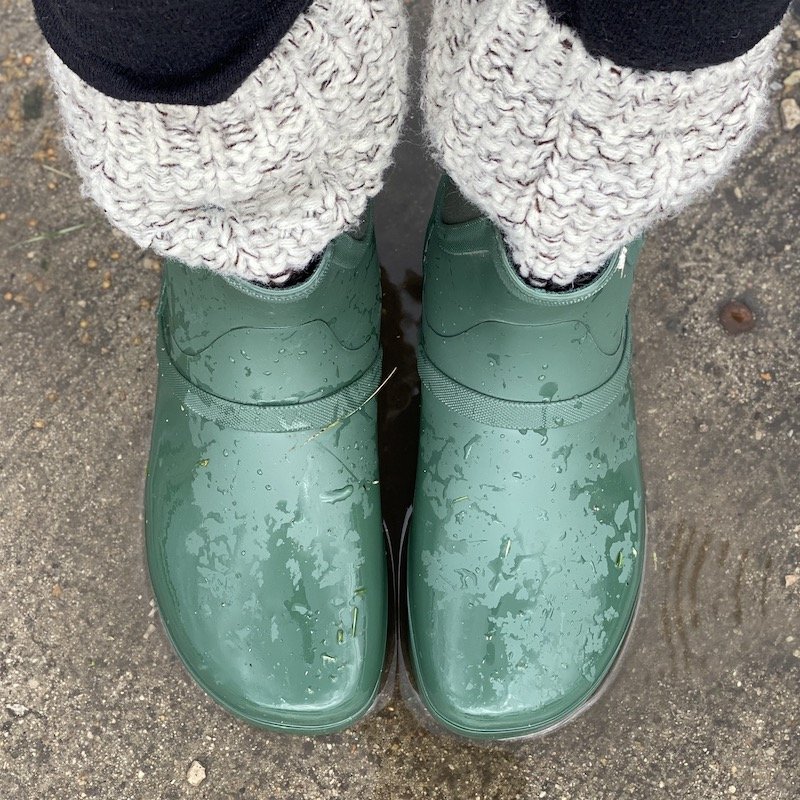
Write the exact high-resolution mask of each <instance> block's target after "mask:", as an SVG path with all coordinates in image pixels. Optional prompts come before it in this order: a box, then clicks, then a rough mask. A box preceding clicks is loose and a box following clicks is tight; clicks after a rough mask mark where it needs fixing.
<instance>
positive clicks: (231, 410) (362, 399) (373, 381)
mask: <svg viewBox="0 0 800 800" xmlns="http://www.w3.org/2000/svg"><path fill="white" fill-rule="evenodd" d="M159 339H160V337H159ZM158 360H159V373H160V375H161V386H162V387H163V390H164V391H168V392H172V393H174V394H175V395H176V396H179V397H180V402H181V405H182V406H184V407H185V408H186V409H187V410H188V411H190V412H192V413H194V414H197V415H198V416H201V417H203V418H204V419H207V420H209V421H210V422H213V423H215V424H217V425H220V426H222V427H224V428H231V429H235V430H240V431H251V432H254V433H287V432H294V431H311V430H319V431H322V430H325V429H326V428H329V427H331V426H333V425H334V424H336V423H337V422H339V421H344V420H345V419H346V418H347V417H349V416H351V415H353V414H355V413H357V412H358V411H359V410H360V409H361V408H362V406H365V405H366V404H367V402H368V401H369V400H370V399H371V397H372V395H373V394H374V392H375V390H376V389H377V388H378V386H379V385H380V380H381V367H382V357H381V353H380V352H379V353H378V355H377V357H376V358H375V360H374V361H373V362H372V364H371V365H370V367H369V368H368V369H367V370H366V371H365V372H364V373H363V374H362V375H361V376H360V377H358V378H356V379H355V380H354V381H353V382H352V383H350V384H348V385H347V386H345V387H343V388H342V389H339V390H338V391H336V392H334V393H333V394H330V395H327V396H326V397H321V398H319V399H317V400H308V401H306V402H297V403H291V404H284V405H256V404H253V405H250V404H246V403H234V402H231V401H230V400H224V399H223V398H221V397H217V396H216V395H213V394H211V393H209V392H206V391H205V390H203V389H201V388H200V387H199V386H195V385H194V384H193V383H191V382H190V381H188V380H187V379H186V378H185V377H184V376H183V375H182V374H181V373H180V372H179V371H178V369H177V368H176V366H175V365H174V364H173V363H172V361H171V360H170V358H169V354H168V353H167V351H166V349H165V347H164V344H163V341H161V340H160V341H159V359H158Z"/></svg>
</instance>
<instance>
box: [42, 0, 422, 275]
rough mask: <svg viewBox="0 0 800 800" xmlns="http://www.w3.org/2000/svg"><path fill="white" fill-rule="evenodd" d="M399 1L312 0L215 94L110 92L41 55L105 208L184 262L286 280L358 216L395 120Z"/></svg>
mask: <svg viewBox="0 0 800 800" xmlns="http://www.w3.org/2000/svg"><path fill="white" fill-rule="evenodd" d="M406 42H407V34H406V25H405V18H404V13H403V10H402V5H401V2H400V0H314V2H313V3H312V4H311V6H310V7H309V8H308V10H307V11H306V12H304V13H303V14H301V15H300V16H299V17H298V18H297V20H296V21H295V22H294V24H293V25H292V27H291V28H290V30H289V32H288V33H287V34H286V35H285V36H284V37H283V39H282V40H281V41H280V43H279V44H278V45H277V47H276V48H275V49H274V50H273V51H272V52H271V53H270V55H269V56H268V57H267V58H266V59H265V60H264V61H262V62H261V64H260V65H259V66H258V68H257V69H256V70H255V71H254V72H253V73H252V74H251V75H250V76H249V77H248V78H246V79H245V81H244V83H242V85H241V86H240V87H239V88H238V89H237V90H236V92H234V94H233V95H232V96H231V97H230V98H229V99H228V100H225V101H223V102H221V103H218V104H216V105H210V106H187V105H162V104H152V103H143V102H133V101H125V100H118V99H113V98H111V97H108V96H107V95H104V94H102V93H101V92H99V91H98V90H97V89H94V88H93V87H91V86H89V85H88V84H87V83H86V82H85V81H83V80H82V79H81V78H79V77H78V76H77V75H76V74H75V73H73V72H72V71H71V70H70V69H69V68H68V67H67V66H66V65H65V64H64V63H63V62H62V61H61V60H60V59H59V58H58V56H56V55H55V53H54V52H52V51H50V53H49V66H50V71H51V74H52V76H53V80H54V83H55V89H56V93H57V96H58V101H59V105H60V109H61V114H62V117H63V119H64V123H65V127H66V140H67V145H68V147H69V150H70V152H71V153H72V155H73V157H74V159H75V162H76V164H77V168H78V172H79V174H80V176H81V178H82V181H83V189H84V193H85V194H87V195H88V196H89V197H91V198H92V199H94V200H95V201H96V202H97V203H98V205H100V207H101V208H102V209H103V210H104V211H105V213H106V215H107V216H108V218H109V220H110V221H111V222H112V224H114V225H115V226H116V227H118V228H119V229H120V230H122V231H123V232H124V233H126V234H128V235H129V236H130V237H131V238H132V239H134V241H136V242H137V244H139V245H141V246H142V247H150V248H152V249H153V250H155V251H156V252H157V253H159V254H160V255H162V256H167V257H170V258H175V259H177V260H180V261H182V262H184V263H186V264H189V265H192V266H204V267H207V268H210V269H212V270H216V271H219V272H222V273H227V274H232V275H237V276H239V277H242V278H245V279H247V280H256V281H260V282H261V283H265V284H267V285H271V286H276V285H282V284H285V283H286V282H287V281H289V280H290V279H291V277H292V275H293V274H295V273H297V272H298V271H302V270H303V268H304V267H305V266H306V265H307V264H309V262H311V261H312V259H313V258H314V256H315V255H316V254H318V253H319V252H320V251H322V250H323V249H324V248H325V246H326V245H327V243H328V242H329V241H330V240H331V239H332V238H334V237H335V236H337V235H339V234H340V233H342V232H343V231H345V230H347V229H349V228H351V227H353V226H355V225H357V224H358V222H359V219H360V217H361V215H362V214H363V212H364V210H365V208H366V205H367V200H368V199H369V198H370V197H373V196H374V195H375V194H377V192H378V191H379V189H380V188H381V184H382V174H383V172H384V170H385V169H386V167H387V166H388V164H389V161H390V156H391V151H392V149H393V147H394V145H395V143H396V141H397V138H398V134H399V129H400V125H401V120H402V115H403V109H404V101H405V85H406V50H407V46H406Z"/></svg>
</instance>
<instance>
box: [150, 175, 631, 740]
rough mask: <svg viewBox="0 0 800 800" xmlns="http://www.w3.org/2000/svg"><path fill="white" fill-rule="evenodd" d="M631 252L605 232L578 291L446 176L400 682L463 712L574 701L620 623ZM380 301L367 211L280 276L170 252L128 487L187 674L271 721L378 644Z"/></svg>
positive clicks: (333, 717) (343, 711)
mask: <svg viewBox="0 0 800 800" xmlns="http://www.w3.org/2000/svg"><path fill="white" fill-rule="evenodd" d="M637 253H638V244H637V243H634V244H633V245H630V246H628V247H626V248H623V250H622V252H621V253H619V254H618V255H616V256H615V257H614V258H612V259H610V261H609V263H607V264H606V265H605V266H604V267H603V269H602V270H601V271H600V272H599V273H598V275H597V277H596V278H595V279H594V280H592V281H591V282H590V283H589V284H588V285H586V286H584V287H583V288H579V289H575V290H572V291H565V292H550V291H545V290H539V289H534V288H531V287H530V286H528V285H527V284H525V283H524V282H523V281H522V280H521V279H520V278H519V277H518V275H517V273H516V271H515V270H514V269H513V267H512V266H511V264H510V263H509V260H508V258H507V255H506V251H505V247H504V245H503V241H502V238H501V237H500V235H499V234H498V232H497V231H496V229H495V228H494V227H493V225H492V224H491V223H490V222H489V221H488V220H486V219H485V218H483V217H481V216H480V215H479V214H477V212H474V213H473V212H471V211H470V210H469V207H468V206H467V205H466V204H465V203H464V202H463V201H462V200H461V199H460V196H459V195H458V193H457V191H456V190H455V188H454V187H453V185H452V184H451V183H450V182H449V180H448V179H447V178H445V179H443V181H442V184H441V186H440V189H439V193H438V195H437V201H436V205H435V208H434V211H433V216H432V218H431V222H430V225H429V230H428V236H427V243H426V253H425V263H424V278H425V282H424V298H423V325H422V343H421V347H420V350H419V358H418V366H419V373H420V378H421V381H422V422H421V430H420V447H419V464H418V472H417V484H416V491H415V498H414V509H413V514H412V519H411V525H410V530H409V532H408V537H407V547H406V551H405V568H406V572H405V584H406V588H407V613H408V618H407V633H408V636H407V639H408V649H409V651H410V655H411V661H412V664H413V681H414V684H415V687H416V691H418V693H419V696H420V697H421V699H422V701H423V702H424V705H425V707H427V709H428V711H429V712H430V713H431V714H432V716H433V718H434V719H435V720H436V721H438V722H439V723H440V724H442V725H444V726H445V727H446V728H448V729H450V730H452V731H454V732H456V733H459V734H461V735H464V736H469V737H474V738H497V739H503V738H515V737H521V736H526V735H533V734H538V733H543V732H545V731H547V730H550V729H552V728H554V727H556V726H558V725H559V724H562V723H563V722H565V721H567V720H568V719H570V718H571V717H572V716H574V715H575V714H577V713H579V712H580V711H581V710H582V709H583V708H585V707H586V706H587V705H588V704H589V702H590V701H591V699H592V698H593V697H595V696H596V693H597V690H598V688H599V686H600V684H601V683H602V682H603V681H604V680H605V679H607V677H608V674H609V672H610V670H611V667H612V665H613V664H614V662H615V661H616V660H617V656H618V654H619V651H620V649H621V647H622V644H623V642H624V640H625V638H626V635H627V632H628V630H629V628H630V625H631V622H632V619H633V614H634V609H635V606H636V602H637V599H638V596H639V588H640V583H641V577H642V564H643V557H642V556H643V548H644V500H643V490H642V480H641V471H640V466H639V456H638V447H637V439H636V423H635V417H634V409H633V395H632V390H631V384H630V377H629V373H630V358H631V335H630V327H629V322H628V301H629V295H630V289H631V282H632V279H633V267H634V263H635V261H636V256H637ZM379 323H380V281H379V266H378V261H377V255H376V250H375V240H374V233H373V227H372V220H371V216H370V215H369V214H368V216H367V219H366V220H365V223H364V224H363V226H362V229H361V230H360V231H359V232H358V233H355V234H353V233H351V234H343V235H342V236H340V237H338V238H337V239H335V240H334V241H333V242H332V243H331V244H330V245H329V246H328V248H327V250H326V251H325V253H324V255H323V256H322V258H321V261H320V263H319V264H318V266H317V268H316V269H315V271H314V272H313V273H312V274H311V276H310V277H309V278H308V279H307V280H305V281H304V282H303V283H300V284H298V285H296V286H293V287H291V288H287V289H268V288H263V287H258V286H256V285H253V284H250V283H247V282H245V281H242V280H238V279H235V278H229V277H222V276H219V275H216V274H213V273H211V272H208V271H201V270H195V269H189V268H188V267H186V266H183V265H181V264H178V263H175V262H168V263H167V265H166V268H165V275H164V283H163V288H162V295H161V302H160V305H159V310H158V327H159V330H158V362H159V377H158V389H157V399H156V407H155V417H154V424H153V437H152V447H151V455H150V462H149V465H148V479H147V488H146V549H147V559H148V567H149V572H150V577H151V580H152V584H153V589H154V592H155V598H156V603H157V605H158V608H159V611H160V613H161V618H162V620H163V622H164V627H165V629H166V631H167V634H168V636H169V638H170V640H171V642H172V644H173V645H174V647H175V650H176V651H177V653H178V655H179V656H180V658H181V660H182V661H183V663H184V665H185V666H186V668H187V669H188V671H189V672H190V674H191V675H192V677H193V678H194V679H195V680H196V681H197V682H198V683H199V684H200V685H201V687H202V688H203V689H204V690H205V691H206V692H207V693H208V694H209V695H211V697H213V698H214V699H215V700H216V701H217V702H218V703H220V704H221V705H222V706H224V707H225V708H227V709H228V710H229V711H231V712H233V713H234V714H236V715H238V716H240V717H242V718H244V719H246V720H248V721H250V722H251V723H254V724H257V725H260V726H263V727H266V728H269V729H272V730H278V731H286V732H296V733H303V734H322V733H329V732H333V731H336V730H340V729H342V728H344V727H346V726H348V725H351V724H353V723H354V722H355V721H357V720H358V719H359V718H361V717H362V716H364V715H365V714H366V713H367V712H368V711H369V709H370V708H371V707H372V706H373V705H374V704H375V702H376V698H377V697H378V693H379V689H380V686H381V680H382V676H385V674H386V664H387V662H388V661H391V660H392V655H393V654H391V653H388V654H387V628H388V620H389V618H390V611H391V609H390V593H389V583H390V582H389V579H388V575H389V572H388V569H387V558H386V554H385V553H386V551H385V547H384V530H383V525H382V520H381V510H380V495H379V485H378V458H377V445H376V421H377V401H376V393H377V391H378V389H379V387H380V385H381V354H380V346H379V340H378V333H379ZM390 390H391V388H390V386H389V387H387V391H390ZM389 650H391V648H389Z"/></svg>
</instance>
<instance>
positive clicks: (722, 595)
mask: <svg viewBox="0 0 800 800" xmlns="http://www.w3.org/2000/svg"><path fill="white" fill-rule="evenodd" d="M411 13H412V15H413V18H414V22H415V28H416V30H417V31H418V32H419V31H420V30H422V27H423V21H424V19H425V16H426V14H427V10H426V7H425V6H414V7H412V8H411ZM0 18H1V19H2V22H3V25H2V26H0V294H2V295H3V299H2V300H1V301H0V352H1V353H2V358H1V359H0V387H2V388H0V419H2V424H3V440H2V442H1V443H0V544H1V545H2V554H3V558H2V561H0V581H1V583H0V585H1V586H2V591H0V615H2V616H1V617H0V619H2V627H1V629H0V641H2V657H1V659H0V701H2V708H0V719H1V720H2V721H1V722H0V734H1V735H0V797H1V798H18V799H19V800H23V799H24V800H28V798H36V800H38V799H39V798H81V797H99V798H114V800H126V798H142V799H143V800H154V799H155V798H165V799H167V798H183V797H204V798H214V799H215V800H216V799H217V798H220V799H223V798H224V799H225V800H227V799H228V798H230V799H231V800H232V799H233V798H270V799H271V798H276V800H277V799H278V798H281V799H282V798H287V799H288V798H293V799H294V798H297V799H298V800H300V799H301V798H302V799H303V800H306V799H307V800H314V799H315V798H359V800H371V799H372V798H375V799H376V800H400V798H442V799H444V798H447V799H448V800H449V799H450V798H453V800H462V799H463V800H511V799H512V798H521V799H522V798H524V800H528V798H581V799H583V798H592V799H594V798H619V797H625V796H635V797H640V798H641V797H644V798H659V797H664V798H704V799H705V798H722V797H729V798H730V797H746V798H764V799H765V800H778V799H779V798H781V799H783V798H787V799H788V798H795V797H797V796H799V795H800V767H798V761H799V760H800V746H798V735H799V734H800V731H799V730H798V725H799V723H800V717H799V716H798V715H799V714H800V580H799V579H798V578H800V504H799V503H798V495H800V490H799V489H798V478H797V476H798V464H800V447H799V446H798V441H800V413H798V398H799V396H800V347H799V346H798V345H800V341H799V337H798V331H800V280H798V277H799V276H800V239H799V238H798V230H799V229H800V193H799V191H798V182H797V174H798V170H800V127H799V128H796V129H794V130H791V131H789V130H785V129H784V126H783V125H782V122H781V118H780V116H779V113H778V108H779V103H780V101H781V99H791V97H792V96H793V93H797V92H798V90H799V89H800V86H794V87H793V88H789V89H787V90H784V89H783V87H782V84H781V82H782V81H783V79H784V78H786V77H787V76H789V75H790V74H791V73H792V72H793V71H794V70H796V69H800V49H799V48H800V44H799V43H800V29H798V27H797V25H795V24H792V25H791V26H790V27H789V28H788V29H787V32H786V37H785V44H784V47H783V50H782V53H781V64H780V69H779V71H778V74H777V75H776V94H775V98H774V112H773V114H772V115H771V117H770V120H769V124H768V126H767V128H766V130H765V131H764V132H763V135H762V136H761V137H760V139H759V141H758V143H757V145H756V147H755V148H754V150H753V151H752V152H751V153H750V155H749V156H748V157H747V158H746V159H745V160H744V161H743V162H742V163H741V164H740V165H739V166H738V168H737V169H736V171H735V172H734V174H732V175H731V176H730V177H729V178H728V179H727V180H726V181H725V182H724V183H723V184H722V185H721V186H720V187H719V188H718V189H717V190H716V191H715V192H714V193H713V194H712V195H711V196H709V197H708V198H705V199H704V200H703V201H702V202H700V203H698V204H696V205H695V206H694V207H693V208H692V209H691V210H690V211H688V212H686V213H685V214H683V215H682V216H681V217H680V218H679V219H677V220H674V221H672V222H669V223H667V224H664V225H662V226H660V227H659V228H658V229H657V230H655V231H654V232H653V233H652V235H651V236H650V238H649V240H648V243H647V246H646V249H645V252H644V255H643V258H642V262H641V265H640V269H639V274H638V277H637V285H636V287H635V299H634V313H635V323H636V362H635V375H636V380H637V388H638V404H637V405H638V414H639V421H640V426H641V438H642V446H643V458H644V467H645V472H646V479H647V489H648V508H649V534H650V537H651V539H650V541H651V547H650V551H649V553H648V564H647V578H646V588H645V594H644V599H643V607H642V612H641V615H640V618H639V621H638V625H637V627H636V629H635V631H634V633H633V639H632V642H631V645H630V647H629V650H628V656H627V659H626V660H625V662H624V664H623V666H622V669H621V673H620V675H619V676H618V678H617V680H616V682H615V683H614V684H613V686H612V687H611V688H610V690H609V691H608V692H607V693H606V694H605V695H604V696H603V697H602V698H601V700H600V701H599V702H598V703H597V704H596V705H595V706H594V707H593V708H592V709H591V710H590V711H589V712H588V713H587V714H586V715H585V716H584V717H582V718H580V719H579V720H578V721H577V722H575V723H573V724H572V725H570V726H568V727H567V728H565V729H563V730H561V731H559V732H558V733H556V734H554V735H552V736H550V737H548V738H546V739H544V740H539V741H534V742H531V743H527V744H522V745H514V746H476V745H473V744H470V743H467V742H464V741H459V740H457V739H455V738H451V737H445V736H441V735H439V734H433V733H431V732H430V731H428V730H427V729H426V728H425V726H424V725H422V724H421V723H420V721H419V720H418V719H417V717H416V716H415V715H414V714H413V713H412V712H411V711H410V710H409V708H408V706H407V705H406V703H404V701H403V699H402V698H401V697H400V696H399V694H398V693H395V695H394V696H393V697H391V698H390V700H389V703H388V705H387V706H386V707H385V708H384V709H383V710H382V711H381V712H380V714H378V715H377V716H375V717H373V718H371V719H368V720H367V721H365V722H364V723H362V724H361V725H359V726H358V727H357V728H355V729H353V730H350V731H347V732H344V733H341V734H338V735H335V736H332V737H328V738H326V739H316V740H315V739H307V738H285V737H280V736H275V735H270V734H267V733H265V732H263V731H259V730H256V729H253V728H251V727H249V726H247V725H246V724H244V723H241V722H238V721H237V720H235V719H233V718H231V717H230V716H228V715H227V714H225V713H224V712H222V711H221V710H220V709H219V708H217V707H216V706H215V705H214V704H213V703H212V702H211V701H210V700H208V699H207V698H206V697H205V696H204V695H203V694H202V693H201V692H200V690H199V689H197V688H196V687H195V686H194V685H193V684H192V682H191V681H190V680H189V679H188V677H187V676H186V674H185V673H184V672H183V671H182V669H181V668H180V667H179V665H178V662H177V659H176V657H175V656H174V655H173V653H172V651H171V650H170V648H169V646H168V644H167V642H166V640H165V637H164V635H163V633H162V632H161V629H160V627H159V625H158V621H157V619H156V618H155V615H154V612H153V609H152V606H151V602H150V598H151V595H150V589H149V586H148V583H147V578H146V573H145V568H144V561H143V554H142V537H141V530H142V489H143V482H144V468H145V458H146V453H147V447H148V436H149V429H150V419H151V418H150V413H151V404H152V402H153V389H154V378H155V372H154V352H153V339H154V319H153V303H154V300H155V297H156V293H157V291H158V285H159V274H158V271H157V266H158V264H157V261H155V260H154V259H152V258H151V257H150V256H148V255H147V254H144V253H141V252H139V251H138V250H137V249H136V248H135V247H134V246H133V245H131V244H130V243H128V242H127V241H126V240H125V239H123V238H121V237H120V236H118V235H116V234H115V233H114V231H113V230H112V229H111V228H110V227H109V226H108V225H107V224H106V223H105V222H104V221H103V218H102V215H101V214H100V213H99V212H98V211H97V210H96V209H95V208H94V207H93V206H92V205H91V204H89V203H88V202H87V201H85V200H83V199H81V197H80V195H79V191H78V185H77V181H76V180H75V178H74V177H73V169H72V166H71V164H70V161H69V159H68V158H67V156H66V154H65V153H64V151H63V149H62V148H61V146H60V144H59V137H58V132H57V119H56V115H55V111H54V106H53V98H52V95H51V93H50V91H49V89H48V88H47V84H46V81H45V76H44V69H43V59H42V52H43V51H42V41H41V39H40V37H39V34H38V33H37V30H36V27H35V24H34V21H33V15H32V12H31V9H30V7H29V4H28V1H27V0H0ZM790 82H791V81H790ZM794 96H795V97H797V98H798V99H800V94H794ZM417 127H418V115H417V117H416V118H415V119H412V123H411V126H410V129H409V132H408V133H407V135H406V137H405V139H404V142H403V144H402V146H401V147H400V149H399V152H398V154H397V166H396V168H395V170H394V171H393V172H392V174H391V176H390V177H389V181H388V185H387V189H386V191H385V193H384V194H383V196H382V197H381V198H380V201H379V203H378V209H377V214H378V224H379V234H380V247H381V253H382V259H383V262H384V264H385V267H386V273H387V275H386V278H387V280H386V292H385V315H384V340H385V345H386V362H387V364H388V366H389V367H392V366H397V367H398V368H399V373H398V375H397V376H396V377H395V379H394V380H393V381H392V383H391V388H390V390H387V391H386V392H385V393H384V396H383V406H382V415H383V422H384V425H383V431H382V456H383V466H384V474H383V489H384V505H385V509H386V520H387V524H388V525H389V529H390V531H391V533H392V535H393V537H395V539H396V538H397V537H399V533H400V529H401V525H402V520H403V517H404V515H405V512H406V509H407V507H408V503H409V501H410V495H411V487H412V475H413V472H412V470H413V465H414V430H415V425H416V419H417V412H416V402H417V390H416V383H415V373H414V366H413V364H414V362H413V350H412V347H413V343H414V337H415V326H416V321H417V317H418V314H419V292H420V278H419V261H420V252H421V244H422V235H423V230H424V224H425V218H426V215H427V213H428V209H429V207H430V202H431V198H432V194H433V190H434V186H435V182H436V175H435V171H434V170H433V168H432V167H431V165H430V164H429V163H428V162H427V161H425V158H424V154H423V148H422V146H421V139H420V136H419V135H418V133H416V130H417ZM78 226H80V227H78ZM733 299H739V300H741V301H743V302H745V303H746V304H747V306H748V307H749V308H750V309H752V311H753V312H754V315H755V325H754V327H753V329H752V331H750V332H745V333H741V334H738V335H732V334H730V333H728V332H727V331H726V330H725V328H723V326H722V325H721V324H720V321H719V311H720V308H721V307H722V306H723V305H724V304H725V303H726V302H728V301H730V300H733ZM193 761H197V762H199V764H201V765H202V767H203V769H204V770H205V779H204V780H202V782H201V783H200V784H199V785H198V786H196V787H195V786H192V785H191V783H190V781H189V780H188V778H189V777H191V778H192V780H193V782H196V781H197V779H198V778H199V777H201V775H202V771H201V770H200V769H199V768H198V767H197V766H195V767H193V768H192V769H191V770H190V766H191V765H192V762H193Z"/></svg>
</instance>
